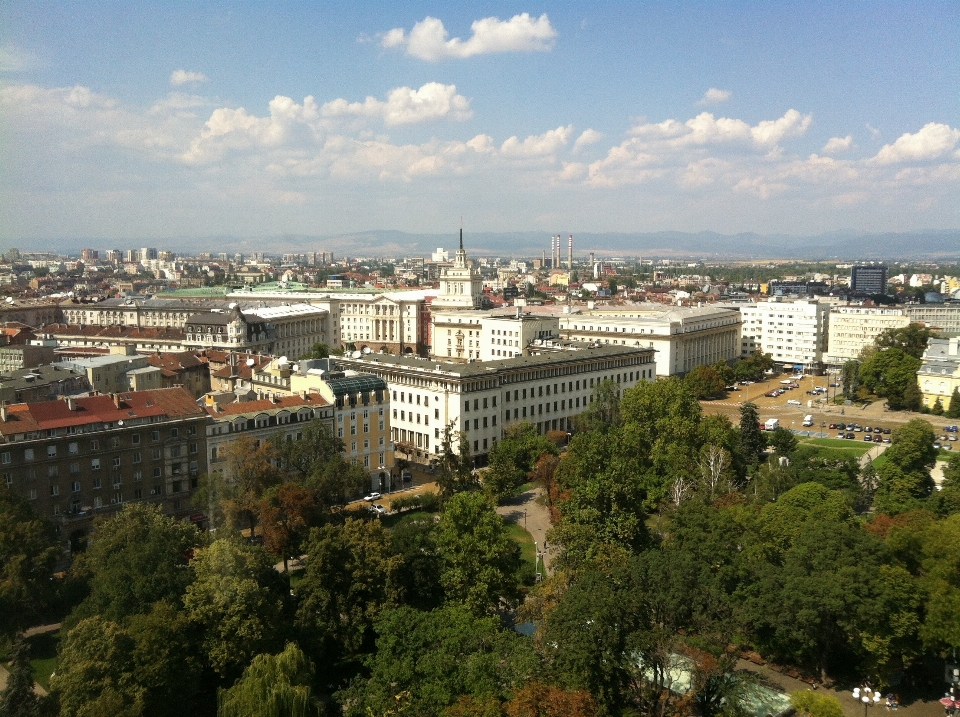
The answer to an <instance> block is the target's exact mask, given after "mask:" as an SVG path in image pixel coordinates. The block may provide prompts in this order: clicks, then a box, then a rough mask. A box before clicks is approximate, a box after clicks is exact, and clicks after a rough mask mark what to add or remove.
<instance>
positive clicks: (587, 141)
mask: <svg viewBox="0 0 960 717" xmlns="http://www.w3.org/2000/svg"><path fill="white" fill-rule="evenodd" d="M601 139H603V133H602V132H597V131H596V130H595V129H585V130H583V132H581V133H580V136H579V137H577V141H576V142H574V143H573V151H574V152H579V151H580V150H581V149H583V148H584V147H589V146H590V145H591V144H596V143H597V142H599V141H600V140H601Z"/></svg>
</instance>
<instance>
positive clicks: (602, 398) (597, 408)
mask: <svg viewBox="0 0 960 717" xmlns="http://www.w3.org/2000/svg"><path fill="white" fill-rule="evenodd" d="M619 424H620V389H619V388H618V387H617V384H616V383H615V382H614V381H611V380H610V379H604V380H603V381H601V382H600V383H599V384H598V385H597V386H596V387H595V388H594V389H593V395H592V396H591V397H590V406H589V407H588V408H587V410H586V411H584V412H583V413H581V414H580V415H579V416H577V419H576V426H577V431H578V432H580V433H586V432H589V431H593V430H597V431H607V430H610V429H611V428H615V427H616V426H618V425H619Z"/></svg>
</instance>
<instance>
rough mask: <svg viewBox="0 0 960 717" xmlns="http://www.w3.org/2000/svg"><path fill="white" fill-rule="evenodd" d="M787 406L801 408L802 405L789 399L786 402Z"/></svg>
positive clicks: (793, 399) (795, 400)
mask: <svg viewBox="0 0 960 717" xmlns="http://www.w3.org/2000/svg"><path fill="white" fill-rule="evenodd" d="M787 405H788V406H802V405H803V404H802V403H800V401H798V400H797V399H795V398H791V399H789V400H788V401H787Z"/></svg>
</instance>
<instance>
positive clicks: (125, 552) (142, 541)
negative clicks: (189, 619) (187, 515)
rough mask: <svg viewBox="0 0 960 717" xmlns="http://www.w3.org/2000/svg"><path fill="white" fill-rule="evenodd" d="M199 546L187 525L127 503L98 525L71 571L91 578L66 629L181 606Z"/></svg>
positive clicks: (144, 505)
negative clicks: (162, 604) (88, 620)
mask: <svg viewBox="0 0 960 717" xmlns="http://www.w3.org/2000/svg"><path fill="white" fill-rule="evenodd" d="M201 540H202V536H201V535H200V534H199V533H198V532H197V530H196V528H194V527H193V526H192V525H190V524H188V523H184V522H182V521H179V520H176V519H175V518H171V517H168V516H165V515H164V514H163V513H162V512H161V510H160V506H156V505H150V504H147V503H128V504H127V505H125V506H124V508H123V510H121V511H120V512H119V513H117V514H116V515H115V516H113V517H111V518H107V519H106V520H98V521H97V523H96V524H95V532H94V540H93V542H92V545H91V546H90V548H89V549H88V550H87V552H86V553H84V554H83V555H82V556H81V558H80V559H79V560H78V565H77V566H76V567H77V570H78V571H79V572H81V573H88V574H89V575H90V594H89V595H88V596H87V598H86V599H85V600H84V601H83V602H82V603H81V604H80V605H78V606H77V608H76V609H75V610H74V612H73V613H72V614H71V616H70V618H69V619H68V620H67V624H68V626H69V625H71V624H74V623H76V622H78V621H79V620H82V619H83V618H85V617H91V616H94V615H97V616H100V617H102V618H104V619H106V620H110V621H113V622H118V623H119V622H122V621H123V620H124V619H125V618H127V617H129V616H131V615H138V614H140V613H145V612H149V611H150V609H151V606H152V605H153V604H154V603H155V602H158V601H160V600H166V601H167V602H169V603H170V604H172V605H178V604H180V601H181V598H182V596H183V594H184V592H185V590H186V588H187V585H189V584H190V582H191V580H192V579H193V571H192V570H191V568H190V566H189V561H190V556H191V554H192V552H193V549H194V548H195V547H196V546H197V545H198V544H199V543H200V542H201Z"/></svg>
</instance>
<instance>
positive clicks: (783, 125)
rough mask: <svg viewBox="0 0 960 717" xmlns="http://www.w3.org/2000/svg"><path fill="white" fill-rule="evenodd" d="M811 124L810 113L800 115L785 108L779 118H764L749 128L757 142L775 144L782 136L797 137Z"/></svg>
mask: <svg viewBox="0 0 960 717" xmlns="http://www.w3.org/2000/svg"><path fill="white" fill-rule="evenodd" d="M811 124H813V117H812V116H811V115H802V114H800V113H799V112H797V111H796V110H793V109H791V110H787V112H786V114H784V115H783V117H781V118H780V119H776V120H764V121H763V122H760V123H759V124H758V125H757V126H756V127H753V128H752V129H751V130H750V134H751V135H753V140H754V141H755V142H756V143H757V144H762V145H771V144H776V143H777V142H779V141H780V140H781V139H783V138H784V137H799V136H801V135H802V134H804V133H805V132H806V131H807V130H808V129H809V128H810V125H811Z"/></svg>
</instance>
